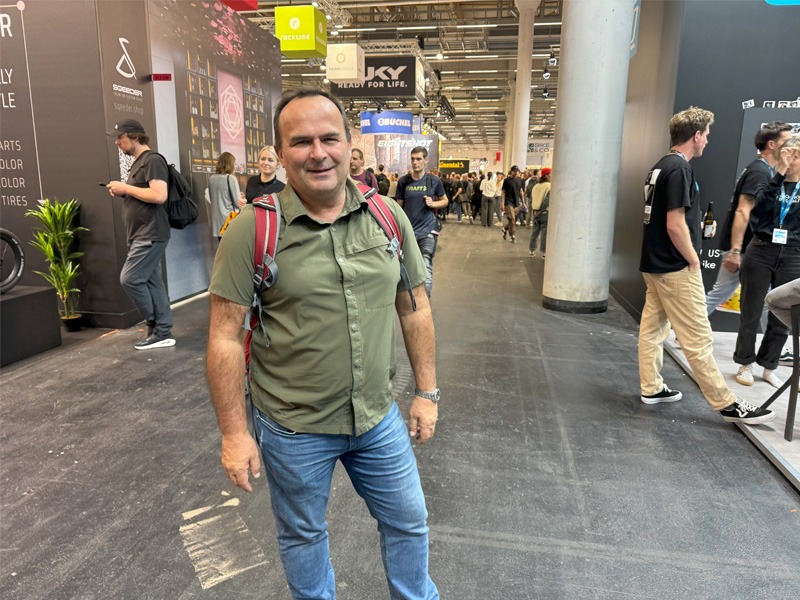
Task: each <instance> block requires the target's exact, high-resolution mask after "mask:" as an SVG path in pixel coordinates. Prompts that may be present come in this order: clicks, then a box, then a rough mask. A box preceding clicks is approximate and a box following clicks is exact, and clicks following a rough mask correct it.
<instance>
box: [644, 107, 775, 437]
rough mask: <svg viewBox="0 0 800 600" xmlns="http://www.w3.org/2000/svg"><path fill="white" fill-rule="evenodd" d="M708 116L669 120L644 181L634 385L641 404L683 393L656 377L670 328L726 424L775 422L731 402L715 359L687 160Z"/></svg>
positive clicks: (694, 185)
mask: <svg viewBox="0 0 800 600" xmlns="http://www.w3.org/2000/svg"><path fill="white" fill-rule="evenodd" d="M713 122H714V115H713V114H712V113H711V112H709V111H707V110H703V109H700V108H696V107H691V108H689V109H687V110H684V111H682V112H680V113H678V114H676V115H674V116H673V117H672V119H671V120H670V122H669V132H670V138H671V143H672V148H671V150H670V151H669V153H668V154H667V155H666V156H664V157H663V158H661V160H659V161H658V162H657V163H656V164H655V165H654V166H653V168H652V170H651V171H650V173H649V174H648V176H647V179H646V181H645V187H644V190H645V203H644V207H643V208H644V211H643V213H644V223H645V225H644V238H643V241H642V258H641V263H640V270H641V271H642V276H643V277H644V281H645V284H646V285H647V294H646V296H645V304H644V308H643V309H642V318H641V322H640V325H639V380H640V384H641V400H642V402H644V403H645V404H658V403H660V402H675V401H677V400H680V399H681V397H682V394H681V393H680V392H679V391H677V390H670V389H669V388H668V387H667V386H666V385H665V384H664V380H663V379H662V377H661V367H662V364H663V360H664V347H663V343H664V340H665V339H666V338H667V335H668V334H669V325H670V323H672V327H673V328H674V329H675V333H676V335H677V337H678V338H680V340H681V345H682V347H683V352H684V355H685V356H686V359H687V360H688V361H689V365H690V366H691V368H692V372H693V373H694V376H695V380H696V381H697V384H698V385H699V386H700V390H701V392H702V393H703V396H704V397H705V399H706V401H707V402H708V403H709V404H710V405H711V408H713V409H714V410H716V411H719V412H720V414H721V416H722V418H723V419H724V420H725V421H736V422H742V423H748V424H751V425H754V424H757V423H764V422H766V421H769V420H771V419H772V418H774V417H775V415H774V413H772V412H771V411H768V410H765V409H762V408H760V407H755V406H751V405H749V404H746V403H744V402H742V401H740V400H737V398H736V396H735V395H734V393H733V392H732V391H731V390H730V388H728V386H727V384H726V383H725V379H724V378H723V377H722V374H721V373H720V371H719V368H718V367H717V363H716V361H715V360H714V356H713V341H714V340H713V337H712V334H711V326H710V325H709V323H708V316H707V314H706V310H705V293H704V289H703V279H702V276H701V273H700V258H699V255H698V252H699V250H700V220H701V216H702V214H703V213H702V212H701V209H700V204H699V202H698V194H699V191H700V186H699V184H698V182H697V181H696V180H695V178H694V172H693V170H692V167H691V166H690V165H689V161H690V160H691V159H692V158H694V157H697V156H701V155H702V154H703V150H704V149H705V147H706V145H707V144H708V134H709V130H710V128H711V125H712V123H713Z"/></svg>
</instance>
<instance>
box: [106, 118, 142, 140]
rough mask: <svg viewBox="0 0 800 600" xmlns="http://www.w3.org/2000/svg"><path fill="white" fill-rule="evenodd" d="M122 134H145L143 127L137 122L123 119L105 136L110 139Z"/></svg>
mask: <svg viewBox="0 0 800 600" xmlns="http://www.w3.org/2000/svg"><path fill="white" fill-rule="evenodd" d="M124 133H145V131H144V127H143V126H142V124H141V123H139V121H136V120H134V119H125V120H123V121H120V122H119V123H117V124H116V125H114V129H113V130H112V131H109V132H108V134H107V135H110V136H112V137H119V136H121V135H122V134H124Z"/></svg>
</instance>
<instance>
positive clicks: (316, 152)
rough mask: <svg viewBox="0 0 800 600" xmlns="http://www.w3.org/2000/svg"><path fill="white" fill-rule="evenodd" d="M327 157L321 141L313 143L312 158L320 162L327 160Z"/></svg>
mask: <svg viewBox="0 0 800 600" xmlns="http://www.w3.org/2000/svg"><path fill="white" fill-rule="evenodd" d="M327 155H328V154H327V152H325V147H324V146H323V145H322V141H321V140H314V141H313V142H312V143H311V158H313V159H316V160H319V159H323V158H325V157H326V156H327Z"/></svg>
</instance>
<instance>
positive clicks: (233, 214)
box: [219, 175, 239, 235]
mask: <svg viewBox="0 0 800 600" xmlns="http://www.w3.org/2000/svg"><path fill="white" fill-rule="evenodd" d="M230 177H232V175H228V190H230V192H231V200H232V202H233V205H234V206H236V196H235V195H234V193H233V188H232V187H231V180H230ZM238 216H239V211H238V210H232V211H231V212H229V213H228V218H227V219H225V222H224V223H223V224H222V227H221V228H220V230H219V234H220V235H222V234H224V233H225V230H226V229H227V228H228V225H230V223H231V221H233V220H234V219H235V218H236V217H238Z"/></svg>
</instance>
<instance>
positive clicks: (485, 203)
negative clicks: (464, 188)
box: [481, 171, 497, 227]
mask: <svg viewBox="0 0 800 600" xmlns="http://www.w3.org/2000/svg"><path fill="white" fill-rule="evenodd" d="M496 191H497V187H496V186H495V181H494V179H492V172H491V171H487V172H486V178H485V179H484V180H483V181H481V225H483V226H484V227H491V226H492V210H494V195H495V192H496Z"/></svg>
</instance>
